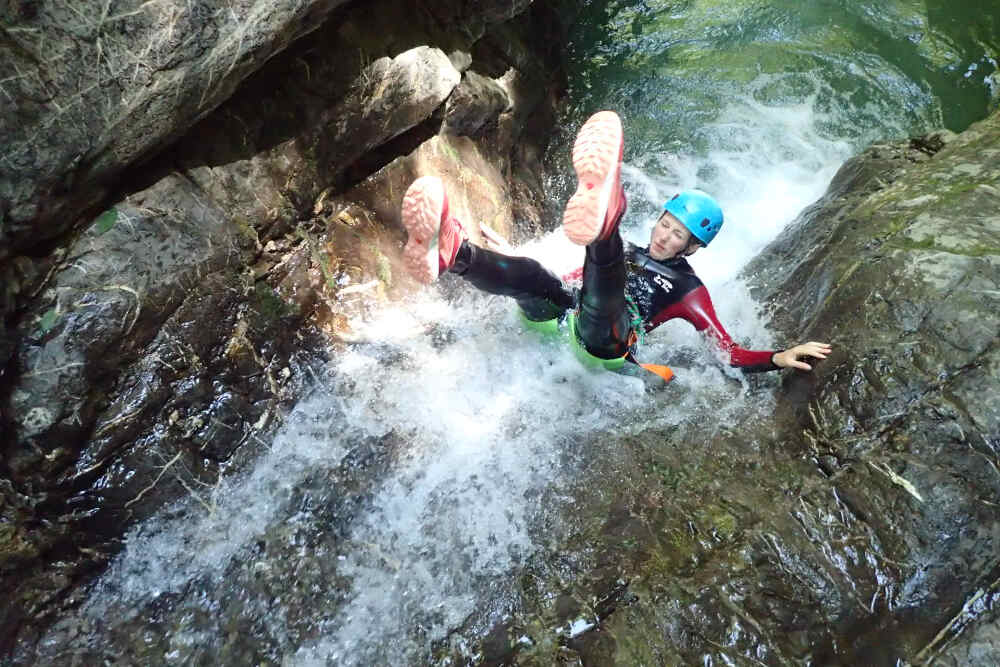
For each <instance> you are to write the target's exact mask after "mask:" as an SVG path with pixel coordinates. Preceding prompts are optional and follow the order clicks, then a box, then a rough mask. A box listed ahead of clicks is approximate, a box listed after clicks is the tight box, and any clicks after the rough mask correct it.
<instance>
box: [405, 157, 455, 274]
mask: <svg viewBox="0 0 1000 667" xmlns="http://www.w3.org/2000/svg"><path fill="white" fill-rule="evenodd" d="M444 196H445V195H444V185H443V184H442V183H441V180H440V179H438V178H436V177H434V176H421V177H420V178H418V179H417V180H415V181H413V183H411V184H410V187H409V188H407V189H406V194H405V195H403V206H402V216H401V217H402V220H403V227H405V228H406V232H407V234H409V239H408V240H407V242H406V247H405V248H403V265H404V266H405V267H406V270H407V271H408V272H409V273H410V275H411V276H413V277H414V278H416V279H417V280H419V281H420V282H422V283H424V284H430V283H432V282H434V281H435V280H436V279H437V277H438V269H439V254H438V234H439V233H440V230H441V214H442V212H443V211H444Z"/></svg>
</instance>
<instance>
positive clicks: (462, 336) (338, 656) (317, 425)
mask: <svg viewBox="0 0 1000 667" xmlns="http://www.w3.org/2000/svg"><path fill="white" fill-rule="evenodd" d="M826 120H827V119H826V118H824V117H822V116H819V115H818V114H817V113H816V112H815V111H813V107H812V106H811V102H810V99H809V98H807V99H805V100H802V101H799V102H796V103H794V104H790V105H786V106H774V107H768V106H765V105H762V104H760V103H758V102H755V101H754V100H753V97H752V96H748V97H747V98H746V99H743V100H734V102H733V105H732V106H731V107H730V108H728V109H724V110H722V111H721V112H720V115H719V117H718V119H717V120H716V122H715V123H714V124H712V125H709V126H706V127H705V129H704V133H705V135H706V137H708V138H709V145H710V146H712V148H711V149H710V150H709V151H708V152H707V153H706V154H705V155H701V156H685V157H683V158H682V157H678V156H669V155H667V156H657V160H656V162H657V164H659V165H660V168H659V169H658V170H656V171H653V170H650V169H646V170H642V169H639V168H637V167H635V166H633V165H626V166H625V170H624V179H625V181H626V184H627V187H628V190H629V192H630V197H631V200H630V212H629V216H628V217H627V219H626V222H625V225H624V226H623V234H624V235H625V236H626V238H628V239H629V240H631V241H633V242H635V243H638V244H640V245H645V244H646V242H647V240H648V234H649V230H650V228H651V226H652V223H653V221H654V220H655V216H656V215H657V212H658V210H659V208H660V206H661V204H662V202H663V200H664V199H665V198H666V197H667V196H669V195H670V194H672V192H673V191H675V190H676V189H679V188H685V187H701V188H703V189H706V190H708V191H709V192H711V193H712V194H714V195H715V196H716V197H717V198H718V199H719V201H720V202H721V203H722V205H723V208H724V210H725V213H726V224H725V227H724V229H723V231H722V234H721V235H720V237H719V238H718V240H717V241H716V242H715V243H713V244H712V246H711V247H710V248H708V249H706V250H702V251H700V252H699V253H698V254H697V255H696V256H695V257H694V258H693V259H692V264H693V265H694V266H695V268H696V270H697V271H698V272H699V275H701V277H702V278H703V280H705V282H706V284H707V285H708V287H709V290H710V292H711V294H712V296H713V299H714V302H715V305H716V309H717V311H718V313H719V316H720V319H721V320H722V322H723V324H724V325H725V326H726V328H727V329H728V330H729V332H730V334H732V335H733V337H734V338H735V339H736V340H737V341H738V342H740V343H741V344H743V345H745V346H747V347H751V348H764V349H767V348H769V347H770V346H771V345H772V344H773V337H772V334H771V333H770V332H769V331H768V329H767V323H766V318H765V316H764V315H763V314H762V312H761V307H760V306H759V304H755V303H754V302H753V301H752V300H751V299H750V297H749V295H748V292H747V289H746V286H745V285H743V284H742V283H741V282H739V281H738V280H737V279H736V278H735V276H736V275H737V273H738V272H739V270H740V269H741V268H742V267H743V266H745V265H746V263H747V262H748V261H749V260H750V259H751V258H752V257H753V256H754V255H755V254H757V253H758V252H759V251H760V249H761V248H762V247H763V246H764V245H766V244H767V243H768V242H769V241H771V240H772V239H773V238H774V237H775V236H776V235H777V234H778V233H779V232H780V231H781V229H782V228H783V227H784V226H785V225H787V224H788V223H789V222H790V221H791V220H792V219H793V218H794V216H795V215H796V214H797V213H798V211H799V210H801V209H802V208H803V207H804V206H806V205H808V204H809V203H811V202H812V201H813V200H815V199H816V198H817V197H818V196H820V195H821V194H822V192H823V190H824V189H825V187H826V185H827V183H828V181H829V179H830V177H831V176H832V174H833V173H834V172H835V170H836V169H837V167H838V166H839V165H840V163H841V162H842V161H843V160H844V159H845V158H846V157H847V156H848V155H849V153H850V152H851V150H852V149H851V147H850V146H848V145H847V144H846V143H844V142H840V141H836V140H831V139H828V138H826V137H825V136H824V135H823V134H822V133H821V132H819V131H818V130H817V129H816V127H817V124H818V123H819V122H820V121H824V122H825V121H826ZM627 124H628V120H627V119H626V125H627ZM646 157H647V158H649V157H650V156H646ZM650 159H651V158H650ZM644 164H648V161H644ZM522 251H523V252H524V253H525V254H528V255H530V256H534V257H536V258H540V259H542V260H543V261H544V263H545V264H546V265H548V266H549V267H550V268H552V269H553V270H555V271H556V272H557V273H560V274H562V273H565V272H566V271H569V270H571V269H573V268H575V267H576V266H579V265H581V264H582V252H583V251H582V249H580V248H579V247H576V246H573V245H571V244H569V243H568V241H566V240H565V238H564V237H563V236H562V234H561V232H557V233H555V234H551V235H548V236H546V237H545V238H543V239H539V240H538V241H536V242H533V243H531V244H528V245H527V246H525V247H524V248H523V249H522ZM443 281H447V282H449V283H460V282H461V281H460V279H459V278H457V277H454V276H448V277H445V278H444V279H443ZM451 287H457V288H458V289H455V290H448V291H453V292H457V293H458V296H457V297H452V299H451V300H450V301H449V300H446V299H445V297H443V296H442V293H441V292H440V291H439V290H438V289H436V288H432V289H429V290H427V291H425V292H424V293H422V294H421V295H419V296H418V297H416V298H414V299H412V300H411V301H409V302H407V303H405V304H395V305H393V306H391V307H389V308H387V309H386V310H384V311H382V312H381V313H379V314H378V315H377V317H376V318H374V319H372V320H371V321H368V322H356V323H354V324H355V328H356V330H357V332H358V334H359V338H361V339H363V340H365V341H367V342H362V343H357V344H353V345H351V346H349V347H348V349H347V350H346V351H344V352H342V353H340V352H338V354H337V355H335V356H336V361H335V362H334V363H333V364H332V366H331V367H330V368H329V369H326V370H325V371H322V372H319V373H318V376H317V380H318V381H317V384H316V387H315V390H314V391H313V393H312V394H310V395H309V396H308V397H306V398H304V400H302V401H301V402H300V403H299V405H298V406H297V407H296V408H295V410H294V412H293V414H292V415H291V416H290V417H289V418H288V420H287V422H286V424H285V425H284V427H283V428H282V430H281V432H280V433H279V435H278V436H277V438H276V439H275V440H274V443H273V445H272V446H271V447H270V449H269V451H267V452H266V453H265V454H264V455H262V456H261V458H260V459H259V460H258V461H257V463H256V464H255V466H254V468H253V470H251V471H249V472H248V473H247V474H245V475H242V476H238V477H234V478H232V479H230V480H228V481H225V482H223V483H222V484H221V485H220V486H219V487H218V488H217V489H215V490H214V491H211V492H209V491H205V495H204V499H206V500H207V501H208V504H210V505H211V506H212V507H213V508H214V509H213V511H212V512H211V513H209V512H207V511H205V510H204V509H203V508H202V507H201V506H200V505H199V504H197V503H194V502H191V503H188V504H187V505H186V506H185V508H184V509H177V508H175V509H174V510H172V511H171V512H167V513H164V515H163V517H161V518H159V519H155V520H152V521H149V522H147V523H146V524H145V525H143V526H140V527H138V528H136V529H134V530H133V531H132V532H131V533H130V534H129V535H128V540H127V546H126V548H125V550H124V552H123V553H122V554H121V555H120V556H119V557H118V558H117V559H116V561H115V562H114V564H113V566H112V567H111V568H110V569H109V571H108V572H107V573H106V574H105V575H104V576H103V577H102V579H101V581H100V582H99V584H98V585H97V587H96V588H95V591H94V594H93V596H92V599H91V600H90V601H89V602H88V604H87V605H86V606H85V611H84V613H86V614H89V615H90V616H91V617H93V618H104V619H107V618H113V617H115V615H119V616H121V617H123V618H124V617H129V616H134V615H135V614H138V613H140V612H139V611H131V610H140V609H142V607H143V605H148V604H150V603H152V602H153V601H155V600H157V599H158V598H159V597H160V596H162V595H164V594H166V593H169V594H171V595H174V596H180V597H181V598H182V599H185V600H195V599H197V600H200V601H201V602H199V603H198V604H200V605H201V606H202V607H204V608H212V609H214V608H216V607H218V604H219V603H218V600H220V599H222V598H224V597H226V596H227V595H229V594H230V593H231V591H230V590H229V586H231V585H235V584H230V583H228V582H231V581H235V580H241V579H240V577H244V578H248V577H249V574H247V573H251V572H257V571H260V572H267V571H269V568H270V567H271V566H270V565H269V564H268V563H266V562H265V563H262V562H260V561H259V560H258V559H256V557H250V556H249V554H250V553H251V551H252V545H253V544H254V543H255V542H256V541H258V540H259V539H261V537H262V536H264V535H265V534H267V533H268V531H269V529H273V527H274V526H276V525H281V524H289V525H294V526H297V527H305V528H304V530H305V531H306V532H307V533H311V534H313V535H316V536H320V537H322V536H323V535H324V534H325V532H326V531H328V530H329V528H327V527H326V526H324V525H322V523H321V522H319V521H318V520H317V519H316V517H315V515H314V514H313V513H312V511H311V510H308V509H305V510H304V509H302V507H301V506H299V505H296V504H295V503H294V502H293V498H294V496H295V490H296V489H297V488H299V487H300V486H301V485H303V484H305V483H306V480H307V479H310V478H315V477H320V478H323V477H324V475H328V476H329V478H330V479H331V480H334V479H339V478H338V477H336V475H335V474H334V473H335V471H337V470H338V469H340V468H341V467H342V466H343V465H344V461H345V457H347V456H348V454H349V453H350V452H351V451H352V448H353V447H355V446H356V444H357V443H358V442H362V441H369V442H370V441H372V440H373V439H375V440H377V439H379V438H383V439H384V438H392V439H395V441H398V442H401V443H403V445H402V452H401V453H399V455H398V456H397V458H396V459H394V461H393V463H392V464H391V465H389V466H388V471H387V472H386V474H385V475H384V476H383V477H379V478H376V479H374V480H372V481H371V485H372V486H371V488H370V490H369V492H368V493H366V494H364V495H365V498H366V500H365V502H364V503H361V504H359V505H358V506H357V509H356V512H357V514H355V515H352V516H350V517H348V519H347V520H348V524H349V525H348V528H347V530H346V537H345V538H344V539H342V540H339V539H338V540H332V539H330V540H326V542H324V544H327V546H325V547H324V549H326V551H324V552H323V553H324V556H329V558H330V559H331V561H335V563H334V564H331V565H330V567H331V569H335V571H336V576H337V578H338V580H339V581H343V582H347V583H346V588H344V589H343V590H335V588H337V587H335V586H334V585H333V583H332V581H331V583H330V584H329V587H328V588H325V587H320V588H319V589H318V590H315V591H313V594H312V595H311V597H309V598H308V601H303V600H301V599H300V600H297V601H294V602H280V601H278V602H275V601H272V600H267V601H260V602H259V604H258V603H257V602H251V603H248V604H247V609H248V610H254V609H263V610H265V611H261V612H260V613H262V614H266V616H267V618H265V619H263V620H262V621H261V624H262V626H263V627H264V628H266V635H267V641H269V642H270V643H271V644H273V645H275V646H277V647H278V650H279V652H280V653H281V654H282V655H283V662H284V664H286V665H327V664H338V665H371V664H412V663H421V662H426V659H427V656H428V651H429V647H430V643H431V642H432V641H435V640H442V639H444V638H445V637H446V636H447V634H448V632H449V631H451V630H453V629H455V628H456V627H458V626H460V625H461V624H462V623H463V622H465V621H466V620H467V619H469V618H470V617H472V616H473V615H474V614H476V613H477V612H478V613H480V615H486V616H490V615H492V617H493V620H496V618H498V617H499V616H500V615H502V612H503V608H504V604H503V601H502V600H497V599H496V598H497V596H498V595H500V596H501V597H502V595H501V594H499V593H497V591H502V590H507V589H510V588H511V587H510V586H508V585H505V584H504V582H507V581H513V580H514V579H515V578H516V576H517V574H518V572H519V568H521V567H523V566H524V564H525V563H526V562H527V561H528V560H529V559H530V558H531V557H532V556H533V555H534V554H536V553H537V552H538V551H539V550H540V549H542V548H544V543H540V541H539V534H540V533H539V531H540V526H545V531H544V533H545V535H546V538H545V539H546V540H552V541H554V542H557V541H558V538H559V535H560V531H563V530H565V529H566V528H565V526H566V525H567V522H568V519H567V518H566V516H567V515H568V513H570V512H571V511H572V507H573V503H575V502H578V500H579V499H574V498H571V497H568V496H567V497H565V498H563V499H562V500H561V501H559V502H557V503H556V504H555V505H549V506H542V505H540V503H539V502H538V498H539V495H540V493H541V492H542V491H545V490H548V491H552V490H555V491H556V493H555V494H554V497H557V498H558V497H560V493H559V490H560V489H563V488H568V487H569V486H570V484H571V482H572V480H573V475H574V470H576V468H577V467H578V466H577V464H578V463H579V462H580V460H581V459H582V458H585V457H600V456H601V451H600V449H599V446H600V445H599V443H601V442H602V441H610V442H614V440H613V439H610V440H609V438H603V437H599V436H600V434H601V433H609V434H615V433H620V432H634V431H638V430H642V429H644V428H648V427H651V426H664V425H671V424H677V423H679V422H680V421H682V420H684V419H689V418H693V419H699V418H700V419H707V420H711V419H721V420H725V419H726V418H727V417H729V416H731V415H737V414H741V413H745V412H746V411H747V409H748V408H747V406H746V405H745V401H743V400H742V397H743V396H744V395H745V394H746V393H747V391H748V387H747V384H746V382H745V381H743V380H742V378H741V377H740V375H739V374H738V373H737V372H735V371H733V370H732V369H729V368H728V367H726V366H725V365H724V364H723V363H720V362H719V360H717V359H715V358H714V351H713V350H712V349H711V346H710V345H708V344H706V342H705V341H704V340H703V339H702V338H701V337H700V336H699V335H697V334H696V333H695V332H694V331H693V329H692V328H691V327H690V325H688V324H687V323H683V322H674V323H668V324H667V325H664V326H662V327H660V329H658V330H657V331H656V332H654V334H652V335H651V336H650V337H649V340H648V341H647V345H646V347H645V348H644V350H643V354H642V357H643V360H645V361H651V362H657V361H660V362H666V363H671V364H672V365H674V367H675V371H676V372H677V379H676V380H675V381H674V382H673V383H671V385H669V386H668V387H667V388H665V389H663V388H661V387H659V386H658V385H655V384H651V383H650V381H649V379H648V378H642V377H637V376H628V375H616V374H611V373H604V372H593V371H590V370H588V369H585V368H584V367H583V366H581V365H580V364H579V362H578V361H577V360H576V359H575V357H574V356H573V355H572V353H571V352H570V350H569V349H568V348H567V347H566V346H565V345H564V344H562V343H560V342H558V341H544V340H541V339H540V338H538V337H537V335H536V334H534V333H532V332H529V331H525V330H524V329H523V327H522V326H521V324H520V322H519V320H518V318H517V316H516V315H515V314H514V311H513V308H512V307H511V304H510V302H509V301H507V300H505V299H503V298H499V297H487V296H483V295H480V294H477V293H475V290H473V289H472V288H470V287H467V286H464V285H461V284H457V285H451ZM462 288H465V289H464V290H463V289H462ZM782 342H783V343H792V342H798V341H782ZM769 381H770V382H772V383H773V384H776V383H777V378H776V376H772V378H771V379H770V380H769ZM753 403H754V404H755V406H756V409H758V410H760V409H763V410H766V409H767V405H768V400H767V397H762V396H760V395H757V396H755V397H754V401H753ZM609 437H612V438H613V435H612V436H609ZM584 441H589V442H590V444H589V445H586V446H582V445H580V443H581V442H584ZM595 448H597V449H595ZM331 483H333V482H331ZM334 491H335V490H334ZM270 539H275V538H273V537H272V538H270ZM288 539H293V538H291V537H289V538H288ZM320 541H322V540H320ZM331 544H332V545H333V546H329V545H331ZM295 546H296V548H297V549H298V550H299V551H298V553H300V554H301V555H302V557H303V558H305V557H306V556H307V555H309V549H310V548H311V547H309V546H308V540H306V541H304V542H302V543H301V544H299V543H296V544H295ZM292 552H293V553H294V550H293V551H292ZM286 569H288V568H286ZM292 569H294V568H292ZM234 573H235V574H234ZM192 604H193V603H192ZM289 605H295V607H294V608H293V607H291V606H289ZM303 605H305V607H306V608H305V609H302V608H301V607H302V606H303ZM483 610H487V612H484V611H483ZM488 610H494V611H488ZM290 615H295V616H298V617H301V616H303V615H305V616H307V617H308V618H309V619H310V621H309V626H310V628H311V629H312V632H311V633H307V634H308V635H309V638H308V639H305V640H301V641H300V640H296V639H295V638H294V636H293V635H292V634H290V633H289V631H288V629H287V623H288V620H287V617H288V616H290ZM220 623H221V621H220ZM168 625H169V624H168ZM214 631H218V632H221V631H222V630H221V628H216V629H212V628H209V629H203V630H202V633H204V634H199V633H196V632H194V631H192V630H187V629H185V630H173V631H171V632H174V633H176V634H177V635H178V636H177V637H172V639H171V642H172V644H178V645H183V644H185V643H187V644H190V643H197V642H200V641H206V639H205V637H206V636H211V635H212V634H213V632H214ZM180 635H183V636H180ZM295 636H297V635H295Z"/></svg>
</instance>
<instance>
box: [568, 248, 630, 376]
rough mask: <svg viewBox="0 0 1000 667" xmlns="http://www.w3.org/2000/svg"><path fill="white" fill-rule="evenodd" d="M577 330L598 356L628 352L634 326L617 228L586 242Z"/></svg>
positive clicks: (612, 355)
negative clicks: (630, 313)
mask: <svg viewBox="0 0 1000 667" xmlns="http://www.w3.org/2000/svg"><path fill="white" fill-rule="evenodd" d="M576 330H577V333H578V335H579V337H580V339H581V342H582V343H583V345H584V347H585V348H586V350H587V352H589V353H590V354H592V355H594V356H595V357H600V358H601V359H618V358H620V357H623V356H625V353H626V352H628V344H629V339H630V337H631V332H632V329H631V323H630V317H629V315H628V308H627V307H626V305H625V252H624V248H623V246H622V239H621V236H620V235H619V234H618V230H617V229H615V230H614V231H613V233H612V235H611V237H610V238H607V239H602V240H598V241H594V242H593V243H591V244H590V245H588V246H587V256H586V258H585V259H584V261H583V288H582V289H581V290H580V310H579V313H578V315H577V325H576Z"/></svg>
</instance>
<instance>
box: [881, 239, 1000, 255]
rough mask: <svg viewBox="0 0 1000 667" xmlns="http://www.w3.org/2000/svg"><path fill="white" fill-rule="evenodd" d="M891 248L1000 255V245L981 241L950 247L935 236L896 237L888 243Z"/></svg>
mask: <svg viewBox="0 0 1000 667" xmlns="http://www.w3.org/2000/svg"><path fill="white" fill-rule="evenodd" d="M886 245H887V246H889V247H890V248H896V249H897V250H905V251H911V252H919V251H933V252H943V253H947V254H949V255H960V256H963V257H992V256H996V255H1000V247H997V246H988V245H984V244H981V243H976V244H973V245H972V246H971V247H969V248H949V247H947V246H943V245H938V244H937V243H935V242H934V239H933V238H924V239H921V240H919V241H914V240H912V239H906V238H894V239H891V240H889V241H888V242H887V243H886Z"/></svg>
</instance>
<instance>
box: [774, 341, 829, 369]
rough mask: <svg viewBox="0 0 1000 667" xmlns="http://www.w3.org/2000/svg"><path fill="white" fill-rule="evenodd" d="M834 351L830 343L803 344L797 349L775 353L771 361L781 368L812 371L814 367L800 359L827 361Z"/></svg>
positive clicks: (792, 348) (796, 347) (797, 346)
mask: <svg viewBox="0 0 1000 667" xmlns="http://www.w3.org/2000/svg"><path fill="white" fill-rule="evenodd" d="M831 349H833V348H831V347H830V345H829V344H828V343H816V342H812V341H810V342H808V343H801V344H799V345H796V346H795V347H790V348H788V349H787V350H783V351H781V352H775V353H774V355H772V356H771V361H773V362H774V365H775V366H780V367H781V368H798V369H800V370H803V371H811V370H812V366H810V365H809V364H807V363H806V362H804V361H799V357H814V358H816V359H826V356H827V355H828V354H830V350H831Z"/></svg>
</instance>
